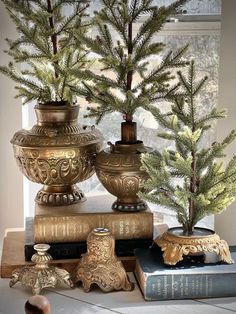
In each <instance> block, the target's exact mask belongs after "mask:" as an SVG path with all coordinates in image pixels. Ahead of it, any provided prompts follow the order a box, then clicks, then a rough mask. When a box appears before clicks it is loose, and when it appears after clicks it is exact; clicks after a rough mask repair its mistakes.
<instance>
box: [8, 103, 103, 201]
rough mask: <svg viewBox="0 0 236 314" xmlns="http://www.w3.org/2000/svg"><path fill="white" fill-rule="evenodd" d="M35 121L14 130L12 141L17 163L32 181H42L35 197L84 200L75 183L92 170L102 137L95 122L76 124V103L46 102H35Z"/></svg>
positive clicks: (84, 177) (49, 199)
mask: <svg viewBox="0 0 236 314" xmlns="http://www.w3.org/2000/svg"><path fill="white" fill-rule="evenodd" d="M35 111H36V116H37V124H36V125H34V126H33V128H32V129H31V130H29V131H28V130H24V129H22V130H20V131H18V132H16V133H15V135H14V136H13V139H12V140H11V143H12V144H13V147H14V154H15V158H16V161H17V164H18V166H19V168H20V169H21V171H22V172H23V174H24V175H25V176H26V177H27V178H28V179H29V180H31V181H33V182H37V183H41V184H43V185H44V186H43V188H42V189H41V190H40V191H39V192H38V194H37V196H36V198H35V201H36V202H37V203H38V204H44V205H50V206H58V205H59V206H60V205H69V204H73V203H78V202H81V201H84V200H85V198H84V194H83V192H82V191H81V190H80V189H79V188H78V187H77V186H76V183H77V182H81V181H84V180H86V179H88V178H89V177H91V176H92V175H93V173H94V171H95V170H94V159H95V156H96V154H97V153H98V152H99V151H100V150H101V148H102V142H103V138H102V135H101V133H100V131H99V130H97V129H96V128H95V127H94V126H92V127H88V126H81V125H79V124H78V113H79V106H77V105H73V106H68V105H66V103H64V102H62V103H59V102H58V103H53V102H52V103H47V104H44V105H37V106H35Z"/></svg>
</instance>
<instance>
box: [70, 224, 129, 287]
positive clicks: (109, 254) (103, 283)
mask: <svg viewBox="0 0 236 314" xmlns="http://www.w3.org/2000/svg"><path fill="white" fill-rule="evenodd" d="M87 247H88V250H87V253H86V254H84V255H83V256H82V258H81V260H80V261H79V263H78V266H77V268H76V272H75V282H79V281H81V282H82V284H83V288H84V291H85V292H89V290H90V287H91V285H92V284H93V283H95V284H97V285H98V286H99V287H100V288H101V289H102V290H103V291H105V292H110V291H112V290H121V289H123V290H126V291H131V290H133V288H134V285H133V283H131V282H130V281H129V278H128V276H127V274H126V272H125V269H124V267H123V265H122V263H121V262H120V261H119V260H118V259H117V257H116V255H115V253H114V250H115V240H114V237H113V236H112V235H111V233H110V231H109V230H108V229H105V228H96V229H94V230H93V231H92V232H91V233H90V234H89V235H88V239H87Z"/></svg>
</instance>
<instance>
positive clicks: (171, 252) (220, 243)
mask: <svg viewBox="0 0 236 314" xmlns="http://www.w3.org/2000/svg"><path fill="white" fill-rule="evenodd" d="M154 243H156V244H157V245H158V246H160V247H161V250H162V251H163V258H164V263H165V264H168V265H175V264H176V263H178V262H179V261H182V260H183V258H184V256H185V255H190V256H191V255H196V254H203V255H204V254H206V253H214V254H215V255H218V259H217V261H223V262H226V263H228V264H232V263H233V260H232V258H231V255H230V251H229V246H228V244H227V242H226V241H224V240H221V239H220V237H219V236H218V235H217V234H216V233H215V232H214V231H212V230H210V229H206V228H198V227H195V228H194V231H193V234H192V235H191V236H186V235H184V234H183V229H182V227H175V228H170V229H169V230H168V231H167V232H165V233H163V234H162V235H160V236H158V237H157V238H156V239H155V240H154Z"/></svg>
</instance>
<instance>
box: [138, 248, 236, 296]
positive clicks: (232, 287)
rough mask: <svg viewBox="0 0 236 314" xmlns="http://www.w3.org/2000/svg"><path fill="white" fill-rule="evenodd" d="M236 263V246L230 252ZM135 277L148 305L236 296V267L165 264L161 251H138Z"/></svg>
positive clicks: (188, 262) (188, 263) (198, 263)
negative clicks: (159, 301)
mask: <svg viewBox="0 0 236 314" xmlns="http://www.w3.org/2000/svg"><path fill="white" fill-rule="evenodd" d="M230 251H231V254H232V258H233V259H234V260H235V261H236V246H234V247H231V248H230ZM135 256H136V266H135V276H136V278H137V281H138V283H139V286H140V288H141V291H142V293H143V296H144V299H145V300H147V301H156V300H171V299H172V300H174V299H194V298H195V299H196V298H197V299H200V298H218V297H222V298H223V297H233V296H236V264H231V265H228V264H225V263H216V264H203V263H200V262H194V263H193V262H190V261H188V260H185V261H184V262H180V263H178V264H177V265H175V266H168V265H165V264H164V263H163V258H162V253H161V251H160V249H159V248H158V249H157V248H156V249H136V250H135Z"/></svg>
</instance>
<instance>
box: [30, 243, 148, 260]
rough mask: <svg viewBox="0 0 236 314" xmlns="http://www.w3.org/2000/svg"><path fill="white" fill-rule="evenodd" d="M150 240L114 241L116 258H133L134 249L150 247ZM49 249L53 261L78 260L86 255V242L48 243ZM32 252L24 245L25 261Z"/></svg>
mask: <svg viewBox="0 0 236 314" xmlns="http://www.w3.org/2000/svg"><path fill="white" fill-rule="evenodd" d="M152 242H153V240H152V239H129V240H116V246H115V252H116V255H117V256H120V257H121V256H133V255H134V249H136V248H148V247H150V246H151V244H152ZM49 245H50V249H49V251H48V253H49V254H50V255H51V256H52V258H53V259H54V260H58V259H74V258H80V257H81V254H83V253H86V251H87V245H86V242H70V243H68V242H63V243H51V244H50V243H49ZM35 253H36V251H35V250H34V244H25V260H26V261H30V260H31V257H32V255H33V254H35Z"/></svg>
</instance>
